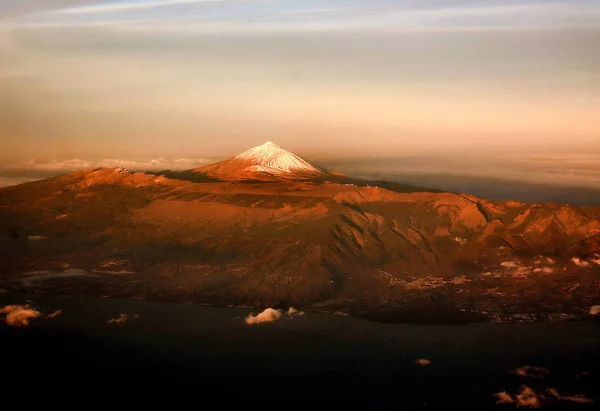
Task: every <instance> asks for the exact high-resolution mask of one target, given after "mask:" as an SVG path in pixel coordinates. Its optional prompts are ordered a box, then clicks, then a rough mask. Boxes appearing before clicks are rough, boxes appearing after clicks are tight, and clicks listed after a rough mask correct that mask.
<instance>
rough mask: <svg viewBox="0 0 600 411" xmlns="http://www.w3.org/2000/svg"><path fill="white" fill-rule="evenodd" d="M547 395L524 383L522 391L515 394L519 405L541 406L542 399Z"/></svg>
mask: <svg viewBox="0 0 600 411" xmlns="http://www.w3.org/2000/svg"><path fill="white" fill-rule="evenodd" d="M545 398H546V397H544V396H543V395H541V394H539V393H537V392H535V391H534V390H533V388H531V387H528V386H527V385H523V386H522V387H521V392H519V393H518V394H517V395H515V402H516V403H517V407H529V408H539V407H541V406H542V400H544V399H545Z"/></svg>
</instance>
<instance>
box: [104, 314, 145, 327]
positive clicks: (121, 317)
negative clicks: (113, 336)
mask: <svg viewBox="0 0 600 411" xmlns="http://www.w3.org/2000/svg"><path fill="white" fill-rule="evenodd" d="M139 318H140V316H139V315H137V314H134V315H129V314H121V315H119V316H118V317H114V318H111V319H110V320H108V322H107V323H108V324H116V325H123V324H124V323H126V322H128V321H133V320H137V319H139Z"/></svg>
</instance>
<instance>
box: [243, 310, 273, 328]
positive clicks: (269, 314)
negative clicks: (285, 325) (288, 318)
mask: <svg viewBox="0 0 600 411" xmlns="http://www.w3.org/2000/svg"><path fill="white" fill-rule="evenodd" d="M281 317H282V312H281V310H274V309H273V308H267V309H265V310H264V311H263V312H261V313H260V314H257V315H255V316H254V315H252V314H248V316H247V317H246V319H245V321H246V324H260V323H269V322H273V321H277V320H279V319H281Z"/></svg>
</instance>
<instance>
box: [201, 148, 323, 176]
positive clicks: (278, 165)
mask: <svg viewBox="0 0 600 411" xmlns="http://www.w3.org/2000/svg"><path fill="white" fill-rule="evenodd" d="M194 171H196V172H201V173H206V174H207V175H209V176H211V177H216V178H219V179H227V180H242V179H258V180H262V179H277V178H289V179H310V178H315V177H319V176H321V175H324V174H327V172H326V171H325V170H323V169H321V168H319V167H315V166H313V165H312V164H310V163H309V162H308V161H306V160H304V159H303V158H301V157H299V156H297V155H296V154H294V153H292V152H290V151H287V150H284V149H283V148H281V147H279V146H278V145H277V144H273V143H272V142H270V141H267V142H266V143H265V144H262V145H260V146H256V147H253V148H251V149H249V150H247V151H244V152H243V153H241V154H238V155H237V156H235V157H234V158H232V159H229V160H226V161H222V162H220V163H217V164H211V165H208V166H204V167H200V168H197V169H195V170H194Z"/></svg>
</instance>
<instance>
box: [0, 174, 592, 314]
mask: <svg viewBox="0 0 600 411" xmlns="http://www.w3.org/2000/svg"><path fill="white" fill-rule="evenodd" d="M334 181H336V180H335V178H333V177H332V179H331V181H326V180H325V179H321V180H320V181H318V182H315V181H309V180H305V181H294V180H289V179H287V180H286V179H283V180H277V179H274V180H272V181H270V182H254V181H228V182H227V181H225V182H224V181H221V182H205V183H195V182H191V181H183V180H177V179H168V178H165V177H164V176H157V175H152V174H143V173H135V174H131V173H122V172H117V171H114V170H109V169H100V170H95V171H88V172H76V173H72V174H68V175H65V176H60V177H55V178H51V179H48V180H44V181H38V182H33V183H28V184H23V185H20V186H16V187H8V188H4V189H0V229H1V230H2V231H1V232H2V233H3V235H2V239H1V240H0V241H2V243H1V244H0V246H1V250H2V251H1V255H0V269H1V272H2V280H1V283H0V287H4V288H8V289H12V290H37V291H40V292H41V291H43V292H66V293H70V292H77V293H79V292H85V293H93V294H107V295H111V296H126V297H140V298H153V299H169V300H177V301H196V302H208V303H216V304H251V305H275V306H282V305H287V304H299V305H302V306H305V307H308V306H311V305H314V304H316V306H315V307H323V306H326V307H327V309H328V310H329V309H331V310H335V309H343V310H349V311H350V312H353V313H355V314H359V315H367V314H365V313H370V314H369V315H374V314H373V313H379V314H378V315H387V313H388V311H389V312H391V313H393V314H390V315H393V316H394V318H396V319H400V320H411V319H414V316H419V315H420V316H423V315H424V314H423V312H425V311H426V310H430V309H432V308H431V307H434V308H435V310H437V311H436V313H435V315H436V316H438V317H439V315H446V314H447V313H449V312H450V314H447V315H450V316H451V317H452V318H454V316H458V317H461V316H465V315H467V314H468V313H472V315H475V314H477V315H476V317H477V316H488V317H489V316H492V317H493V318H496V317H494V316H500V315H501V316H503V317H502V318H508V317H510V316H511V315H512V316H514V315H517V314H519V313H521V312H527V313H529V314H531V313H532V312H533V313H536V314H535V315H541V314H540V313H546V314H548V315H550V314H556V313H559V312H563V311H565V310H566V311H567V312H569V313H571V314H572V313H579V314H582V313H583V312H584V311H585V310H587V307H589V305H590V304H593V303H594V302H595V301H597V299H598V289H599V286H600V283H599V282H598V280H599V277H600V270H599V268H600V255H599V254H600V237H599V236H598V235H597V234H598V233H599V232H600V212H599V210H598V209H594V208H581V207H573V206H569V205H559V204H523V203H517V202H506V203H502V202H495V201H489V200H485V199H480V198H477V197H473V196H468V195H458V194H451V193H432V192H405V193H403V192H396V191H391V190H386V189H383V188H380V187H374V186H372V187H366V186H365V187H361V186H357V185H353V184H349V183H337V182H334ZM73 268H77V269H82V270H84V271H73V270H72V269H73ZM40 271H50V272H51V273H48V272H41V273H40ZM565 302H566V303H568V304H570V305H568V309H566V308H565V307H566V306H565V304H566V303H565ZM381 309H385V310H387V311H383V312H382V311H381ZM461 309H462V310H465V311H460V310H461ZM361 312H362V314H361ZM382 313H383V314H382ZM465 313H467V314H465ZM482 313H485V314H482ZM529 314H528V315H529ZM519 315H520V314H519ZM531 315H533V314H531ZM507 316H508V317H507ZM434 317H435V316H434ZM438 317H435V318H438ZM461 318H462V317H461ZM477 318H479V317H477Z"/></svg>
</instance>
